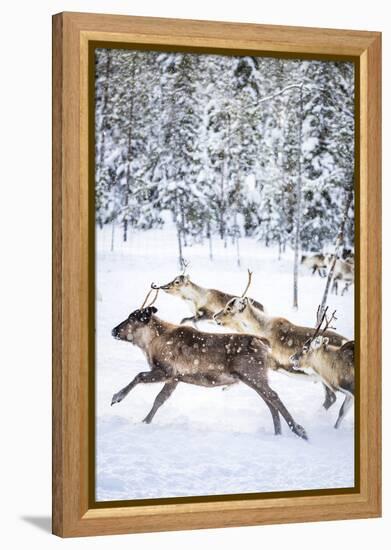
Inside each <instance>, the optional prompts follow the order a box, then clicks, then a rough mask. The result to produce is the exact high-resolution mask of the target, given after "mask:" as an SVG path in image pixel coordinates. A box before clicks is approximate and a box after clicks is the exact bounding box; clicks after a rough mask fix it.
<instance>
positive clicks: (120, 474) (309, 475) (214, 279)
mask: <svg viewBox="0 0 391 550" xmlns="http://www.w3.org/2000/svg"><path fill="white" fill-rule="evenodd" d="M116 240H117V242H116V246H115V249H114V251H113V252H112V251H111V250H110V242H111V229H110V228H109V227H107V228H105V229H104V230H103V231H101V230H99V229H97V231H96V241H97V266H96V274H97V275H96V276H97V281H96V285H97V296H98V301H97V320H96V323H97V332H96V382H97V388H96V391H97V394H96V404H97V410H96V427H97V442H96V443H97V446H96V448H97V456H96V499H97V500H98V501H108V500H121V499H140V498H164V497H176V496H190V495H191V496H196V495H214V494H229V493H246V492H267V491H286V490H299V489H320V488H336V487H351V486H353V485H354V411H353V408H352V409H351V411H350V412H349V414H348V416H347V417H346V418H345V420H344V422H343V423H342V425H341V427H340V429H339V430H335V429H334V428H333V424H334V422H335V420H336V417H337V413H338V410H339V407H340V405H341V403H342V400H343V397H342V395H341V394H339V395H338V400H337V402H336V404H335V405H333V407H332V408H331V409H330V410H329V411H328V412H325V411H324V410H323V408H322V406H321V405H322V402H323V388H322V386H321V384H319V383H313V382H303V381H301V380H292V378H290V377H286V376H283V375H281V374H277V373H270V385H271V386H272V388H273V389H275V390H276V391H277V392H278V394H279V396H280V398H281V399H282V401H283V402H284V404H285V405H286V406H287V408H288V410H289V411H290V412H291V414H292V416H293V417H294V418H295V420H296V421H297V422H298V423H300V424H301V425H302V426H304V428H305V429H306V431H307V434H308V436H309V441H308V442H305V441H303V440H301V439H298V438H297V437H296V436H295V435H293V434H292V433H291V432H290V431H289V429H288V427H287V425H286V424H285V422H284V421H282V429H283V433H282V435H281V436H275V435H274V430H273V424H272V419H271V415H270V412H269V410H268V408H267V407H266V405H265V404H264V402H263V401H262V399H261V398H260V397H259V396H258V395H257V394H256V393H255V392H254V391H253V390H251V389H250V388H248V387H246V386H244V385H243V384H236V385H234V386H233V387H231V388H230V389H229V390H228V391H223V390H222V389H221V388H201V387H197V386H191V385H187V384H179V386H178V388H177V389H176V391H175V393H174V394H173V395H172V397H171V398H170V399H169V400H168V401H167V402H166V403H165V404H164V405H163V406H162V407H161V409H160V410H159V411H158V413H157V414H156V417H155V418H154V420H153V423H152V424H150V425H146V424H143V423H142V422H141V421H142V419H143V418H144V417H145V416H146V414H147V413H148V412H149V410H150V408H151V406H152V403H153V400H154V398H155V396H156V395H157V393H158V392H159V391H160V389H161V387H162V384H150V385H142V384H140V385H139V386H137V387H136V388H134V389H133V390H132V392H131V393H130V394H129V395H128V396H127V398H126V399H124V401H122V402H121V403H119V404H117V405H115V406H113V407H111V406H110V402H111V397H112V395H113V394H114V393H115V392H117V391H118V390H119V389H121V388H122V387H124V386H125V385H126V384H128V383H129V382H130V380H131V379H133V378H134V376H135V375H136V374H137V373H138V372H140V371H144V370H147V363H146V360H145V358H144V356H143V354H142V352H141V351H140V350H139V349H138V348H136V347H134V346H132V345H131V344H128V343H126V342H120V341H117V340H114V338H113V337H112V336H111V330H112V328H113V327H114V326H116V325H117V324H118V323H119V322H121V321H123V320H124V319H125V318H126V317H127V316H128V315H129V313H130V312H132V311H133V310H134V309H137V308H138V307H140V305H141V303H142V302H143V300H144V297H145V294H146V292H147V290H148V288H149V285H150V283H151V282H152V281H154V282H155V283H158V284H162V283H166V282H168V281H169V280H171V279H173V278H174V276H175V275H177V274H178V267H177V266H178V264H177V254H176V253H177V248H176V236H175V232H174V230H171V229H170V228H168V227H166V226H165V229H164V230H150V231H147V232H141V231H140V232H135V231H132V232H130V234H129V240H128V242H127V243H120V236H119V230H118V231H117V236H116ZM240 249H241V267H240V268H239V267H238V266H237V264H236V249H235V248H234V247H233V246H231V245H230V244H229V245H228V248H226V249H224V247H223V245H222V243H221V242H220V241H217V240H216V241H215V242H214V261H213V262H212V261H210V260H209V258H208V247H207V245H206V244H205V246H201V245H196V246H193V247H190V248H185V250H184V256H185V258H186V259H187V260H188V261H189V262H190V266H189V269H188V272H189V275H190V278H191V279H192V280H193V281H194V282H196V283H197V284H199V285H201V286H205V287H209V288H218V289H220V290H223V291H226V292H229V293H231V294H235V295H237V294H241V293H242V291H243V290H244V287H245V285H246V281H247V274H246V271H247V268H250V269H251V270H252V271H253V273H254V274H253V282H252V286H251V289H250V291H249V293H248V294H249V296H251V297H253V298H255V299H257V300H258V301H260V302H261V303H263V304H264V306H265V307H266V310H267V312H268V313H269V314H270V315H273V316H277V315H282V316H284V317H287V318H288V319H289V320H291V321H293V322H295V323H298V324H305V325H307V326H313V325H314V322H315V315H316V309H317V306H318V304H319V303H320V300H321V296H322V292H323V289H324V284H325V280H324V279H321V278H320V277H319V276H317V275H316V276H312V275H311V274H310V272H309V271H308V270H307V269H305V268H301V271H300V279H299V310H298V311H293V309H292V307H291V304H292V255H291V252H290V251H289V252H287V253H286V254H285V255H284V256H283V257H282V259H281V260H278V257H277V250H276V249H275V248H264V247H263V246H262V245H261V244H260V243H259V242H257V241H255V240H253V239H247V240H246V239H242V240H241V241H240ZM353 298H354V290H353V287H351V288H350V290H349V292H348V293H347V294H346V295H345V296H343V297H341V296H337V297H335V296H330V298H329V306H330V310H334V309H336V310H337V317H338V321H337V322H336V328H337V331H338V332H339V333H342V334H344V335H345V336H347V337H349V338H353V337H354V334H353V330H354V314H353V307H354V299H353ZM155 305H156V306H157V307H158V310H159V311H158V314H157V315H158V316H161V317H162V318H163V319H165V320H168V321H172V322H179V321H180V319H181V318H182V317H184V316H188V315H189V313H190V310H189V309H188V306H187V305H186V304H185V303H184V302H182V301H181V300H179V299H178V298H175V297H172V296H168V295H166V294H164V293H161V295H160V296H159V298H158V301H157V303H156V304H155ZM201 327H202V330H208V331H211V332H213V331H217V330H219V329H218V327H215V326H214V325H213V324H210V323H203V324H202V325H199V328H201Z"/></svg>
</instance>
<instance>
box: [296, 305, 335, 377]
mask: <svg viewBox="0 0 391 550" xmlns="http://www.w3.org/2000/svg"><path fill="white" fill-rule="evenodd" d="M327 309H328V308H327V307H326V309H325V310H324V312H323V314H322V315H320V306H319V308H318V313H317V318H318V324H317V326H316V328H315V331H314V333H313V334H312V336H311V337H310V338H308V339H307V340H306V341H305V342H304V344H303V346H302V347H301V349H299V350H298V351H297V352H296V353H294V354H293V355H291V356H290V357H289V360H290V362H291V363H292V365H293V368H294V369H299V368H300V369H302V368H303V365H300V361H303V360H304V359H305V358H306V357H309V356H310V355H311V354H312V353H316V352H317V351H319V350H320V349H324V350H327V348H328V345H329V338H328V337H327V336H323V335H324V333H325V332H326V330H327V329H328V328H334V327H331V326H330V325H331V322H332V321H333V320H334V319H336V316H335V311H334V312H333V314H332V315H331V317H330V318H329V319H328V318H327ZM323 323H325V324H324V327H323V329H322V325H323Z"/></svg>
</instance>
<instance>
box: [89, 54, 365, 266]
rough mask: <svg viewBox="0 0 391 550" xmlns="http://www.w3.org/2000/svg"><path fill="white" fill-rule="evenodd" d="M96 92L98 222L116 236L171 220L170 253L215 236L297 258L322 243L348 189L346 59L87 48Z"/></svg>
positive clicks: (350, 112) (329, 241)
mask: <svg viewBox="0 0 391 550" xmlns="http://www.w3.org/2000/svg"><path fill="white" fill-rule="evenodd" d="M299 90H301V91H300V92H299ZM299 97H301V100H299ZM95 99H96V111H95V112H96V117H95V122H96V221H97V224H98V226H99V227H103V226H104V225H106V224H111V226H112V229H113V238H112V242H113V247H114V243H115V239H116V238H117V239H118V238H122V239H123V240H126V239H127V238H128V234H129V232H130V231H139V230H148V229H152V228H156V227H164V226H165V225H166V224H168V223H171V224H173V226H174V228H175V231H176V233H177V242H178V259H179V263H180V264H181V265H182V264H183V261H184V258H185V256H186V247H188V246H192V245H193V244H195V243H207V245H208V255H209V258H210V259H211V260H213V258H214V249H215V247H216V246H217V240H222V242H223V243H224V245H225V246H234V247H235V249H236V261H237V263H238V264H240V262H241V257H240V256H241V246H240V242H241V239H243V238H252V239H256V240H258V241H260V242H261V243H262V245H266V246H270V247H276V253H277V254H278V255H279V256H280V257H281V256H282V255H283V254H284V252H285V251H286V250H287V249H288V248H291V249H293V250H296V259H297V258H298V257H299V254H300V252H301V251H313V252H315V251H316V252H322V251H328V250H331V249H332V248H333V243H334V242H335V238H336V233H337V231H338V227H337V225H338V220H339V219H341V215H342V209H343V203H344V197H345V196H346V193H347V192H348V191H349V190H351V189H353V173H354V67H353V65H352V64H351V63H344V62H334V61H332V62H331V61H330V62H329V61H327V62H324V61H301V60H293V59H289V60H287V59H277V58H262V57H250V56H221V55H200V54H190V53H171V52H164V53H163V52H143V51H129V50H120V49H118V50H117V49H98V50H97V54H96V86H95ZM299 181H300V193H299V192H298V187H299V186H298V182H299ZM299 206H300V208H299ZM299 211H300V216H299V217H300V219H299V218H298V215H299ZM352 212H353V205H352V206H351V207H350V212H349V216H348V217H347V221H346V227H345V231H344V245H345V246H348V247H350V246H353V244H354V219H353V215H352ZM298 221H299V222H300V223H299V224H298ZM114 230H116V237H115V236H114ZM114 237H115V238H114ZM296 263H297V262H296ZM296 267H297V266H296ZM295 269H296V268H295Z"/></svg>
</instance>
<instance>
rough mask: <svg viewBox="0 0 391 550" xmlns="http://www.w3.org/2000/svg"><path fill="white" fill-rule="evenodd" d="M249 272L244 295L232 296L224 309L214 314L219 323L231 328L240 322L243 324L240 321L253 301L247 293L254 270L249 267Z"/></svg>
mask: <svg viewBox="0 0 391 550" xmlns="http://www.w3.org/2000/svg"><path fill="white" fill-rule="evenodd" d="M247 273H248V281H247V285H246V288H245V289H244V291H243V293H242V295H241V296H240V297H239V296H238V297H235V298H231V299H230V300H229V302H227V303H226V305H225V307H224V308H223V309H222V310H220V311H218V312H217V313H215V314H214V315H213V319H214V321H216V323H217V324H218V325H220V326H223V327H231V328H237V325H238V324H239V326H241V325H240V321H241V320H242V319H241V318H242V317H243V312H244V311H245V310H246V308H248V305H249V303H251V301H250V300H249V299H248V298H246V294H247V291H248V289H249V288H250V285H251V278H252V272H251V271H250V270H249V269H248V270H247Z"/></svg>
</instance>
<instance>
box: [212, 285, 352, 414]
mask: <svg viewBox="0 0 391 550" xmlns="http://www.w3.org/2000/svg"><path fill="white" fill-rule="evenodd" d="M249 283H250V280H249V282H248V284H247V287H246V291H245V292H244V293H243V294H242V297H236V298H232V299H231V300H230V301H229V302H228V303H227V304H226V305H225V307H224V308H223V309H222V310H221V311H219V312H218V313H216V314H215V315H214V320H215V321H216V323H217V324H219V325H221V326H225V327H227V328H230V329H233V330H236V331H238V332H245V333H248V334H255V335H257V336H261V337H264V338H267V339H268V340H269V342H270V346H271V352H270V356H271V361H270V367H271V368H273V370H277V371H278V372H281V373H284V374H293V373H292V370H293V369H292V365H291V362H290V356H291V355H292V354H293V353H295V352H296V351H299V350H300V349H301V348H302V346H303V344H304V342H306V340H307V339H308V338H309V337H311V336H312V335H313V334H314V332H315V331H316V329H315V328H310V327H304V326H300V325H295V324H293V323H291V322H290V321H288V319H285V318H283V317H270V316H268V315H266V313H265V312H264V311H260V310H259V309H257V308H254V307H253V305H252V304H251V302H250V300H248V298H246V296H245V294H246V292H247V290H248V287H249ZM325 335H326V336H328V337H329V338H330V343H331V344H332V345H335V346H342V344H343V343H344V342H347V340H348V339H347V338H345V337H344V336H341V335H340V334H337V333H336V332H333V331H327V332H326V334H325ZM300 374H301V373H300ZM301 376H302V375H301ZM307 378H308V377H307ZM324 389H325V393H326V397H325V401H324V403H323V407H324V408H325V409H326V410H327V409H329V408H330V407H331V406H332V405H333V404H334V403H335V401H336V399H337V398H336V395H335V393H334V392H333V391H331V390H330V388H329V387H327V386H326V385H325V386H324Z"/></svg>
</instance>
